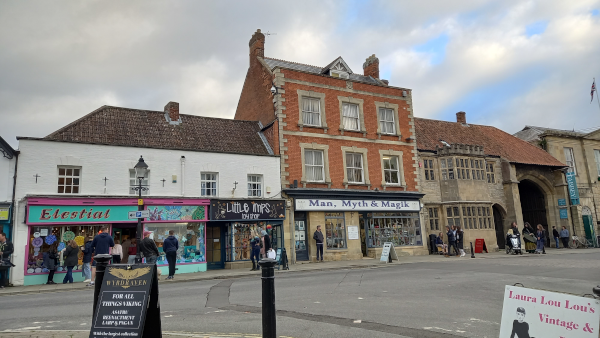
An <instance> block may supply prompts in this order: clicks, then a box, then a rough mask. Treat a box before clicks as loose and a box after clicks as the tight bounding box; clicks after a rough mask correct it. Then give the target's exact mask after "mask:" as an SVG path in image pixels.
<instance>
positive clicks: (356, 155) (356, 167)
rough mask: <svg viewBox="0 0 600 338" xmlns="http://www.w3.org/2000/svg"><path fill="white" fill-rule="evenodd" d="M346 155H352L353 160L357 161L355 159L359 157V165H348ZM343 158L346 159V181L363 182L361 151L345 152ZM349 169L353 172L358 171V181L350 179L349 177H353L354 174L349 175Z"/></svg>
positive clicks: (352, 182) (363, 162)
mask: <svg viewBox="0 0 600 338" xmlns="http://www.w3.org/2000/svg"><path fill="white" fill-rule="evenodd" d="M348 156H352V157H353V158H354V162H357V161H356V159H360V166H350V164H349V163H348ZM344 158H345V159H346V166H345V167H346V177H347V178H348V183H351V184H363V183H365V159H364V157H363V154H361V153H352V152H347V153H346V154H345V156H344ZM350 171H353V172H360V181H350V178H351V177H352V178H353V177H354V176H355V175H349V173H350Z"/></svg>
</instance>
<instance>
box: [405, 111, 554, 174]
mask: <svg viewBox="0 0 600 338" xmlns="http://www.w3.org/2000/svg"><path fill="white" fill-rule="evenodd" d="M415 131H416V134H417V135H416V136H417V148H418V149H419V150H424V151H435V148H436V146H438V147H442V146H443V143H442V142H441V140H443V141H445V142H447V143H449V144H454V143H458V144H470V145H478V146H483V151H484V153H485V154H487V155H491V156H499V157H502V158H505V159H507V160H508V161H509V162H512V163H521V164H533V165H545V166H553V167H564V166H565V165H564V164H563V163H561V162H560V161H558V160H557V159H555V158H554V157H552V155H550V154H548V153H547V152H545V151H544V150H543V149H541V148H538V147H536V146H534V145H532V144H530V143H528V142H525V141H523V140H521V139H519V138H517V137H514V136H512V135H510V134H508V133H506V132H504V131H502V130H500V129H498V128H495V127H491V126H482V125H477V124H468V125H462V124H461V123H457V122H447V121H439V120H429V119H422V118H415Z"/></svg>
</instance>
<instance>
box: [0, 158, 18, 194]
mask: <svg viewBox="0 0 600 338" xmlns="http://www.w3.org/2000/svg"><path fill="white" fill-rule="evenodd" d="M16 160H17V157H16V156H13V158H12V159H10V160H9V159H7V158H6V157H4V156H2V153H0V203H11V201H12V191H13V182H14V181H13V177H14V175H15V161H16Z"/></svg>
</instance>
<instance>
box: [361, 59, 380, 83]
mask: <svg viewBox="0 0 600 338" xmlns="http://www.w3.org/2000/svg"><path fill="white" fill-rule="evenodd" d="M363 74H365V76H372V77H374V78H376V79H379V59H378V58H377V57H376V56H375V54H373V55H371V56H369V57H368V58H367V60H366V61H365V63H363Z"/></svg>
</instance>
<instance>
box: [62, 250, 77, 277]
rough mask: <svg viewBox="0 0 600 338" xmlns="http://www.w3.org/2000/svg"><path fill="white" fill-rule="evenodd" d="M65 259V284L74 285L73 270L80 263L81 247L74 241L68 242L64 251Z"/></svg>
mask: <svg viewBox="0 0 600 338" xmlns="http://www.w3.org/2000/svg"><path fill="white" fill-rule="evenodd" d="M64 259H65V266H66V267H67V274H66V275H65V278H64V279H63V284H67V283H73V268H74V267H75V266H77V262H79V246H78V245H77V243H76V242H75V241H74V240H70V241H69V242H67V247H66V248H65V249H64Z"/></svg>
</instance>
